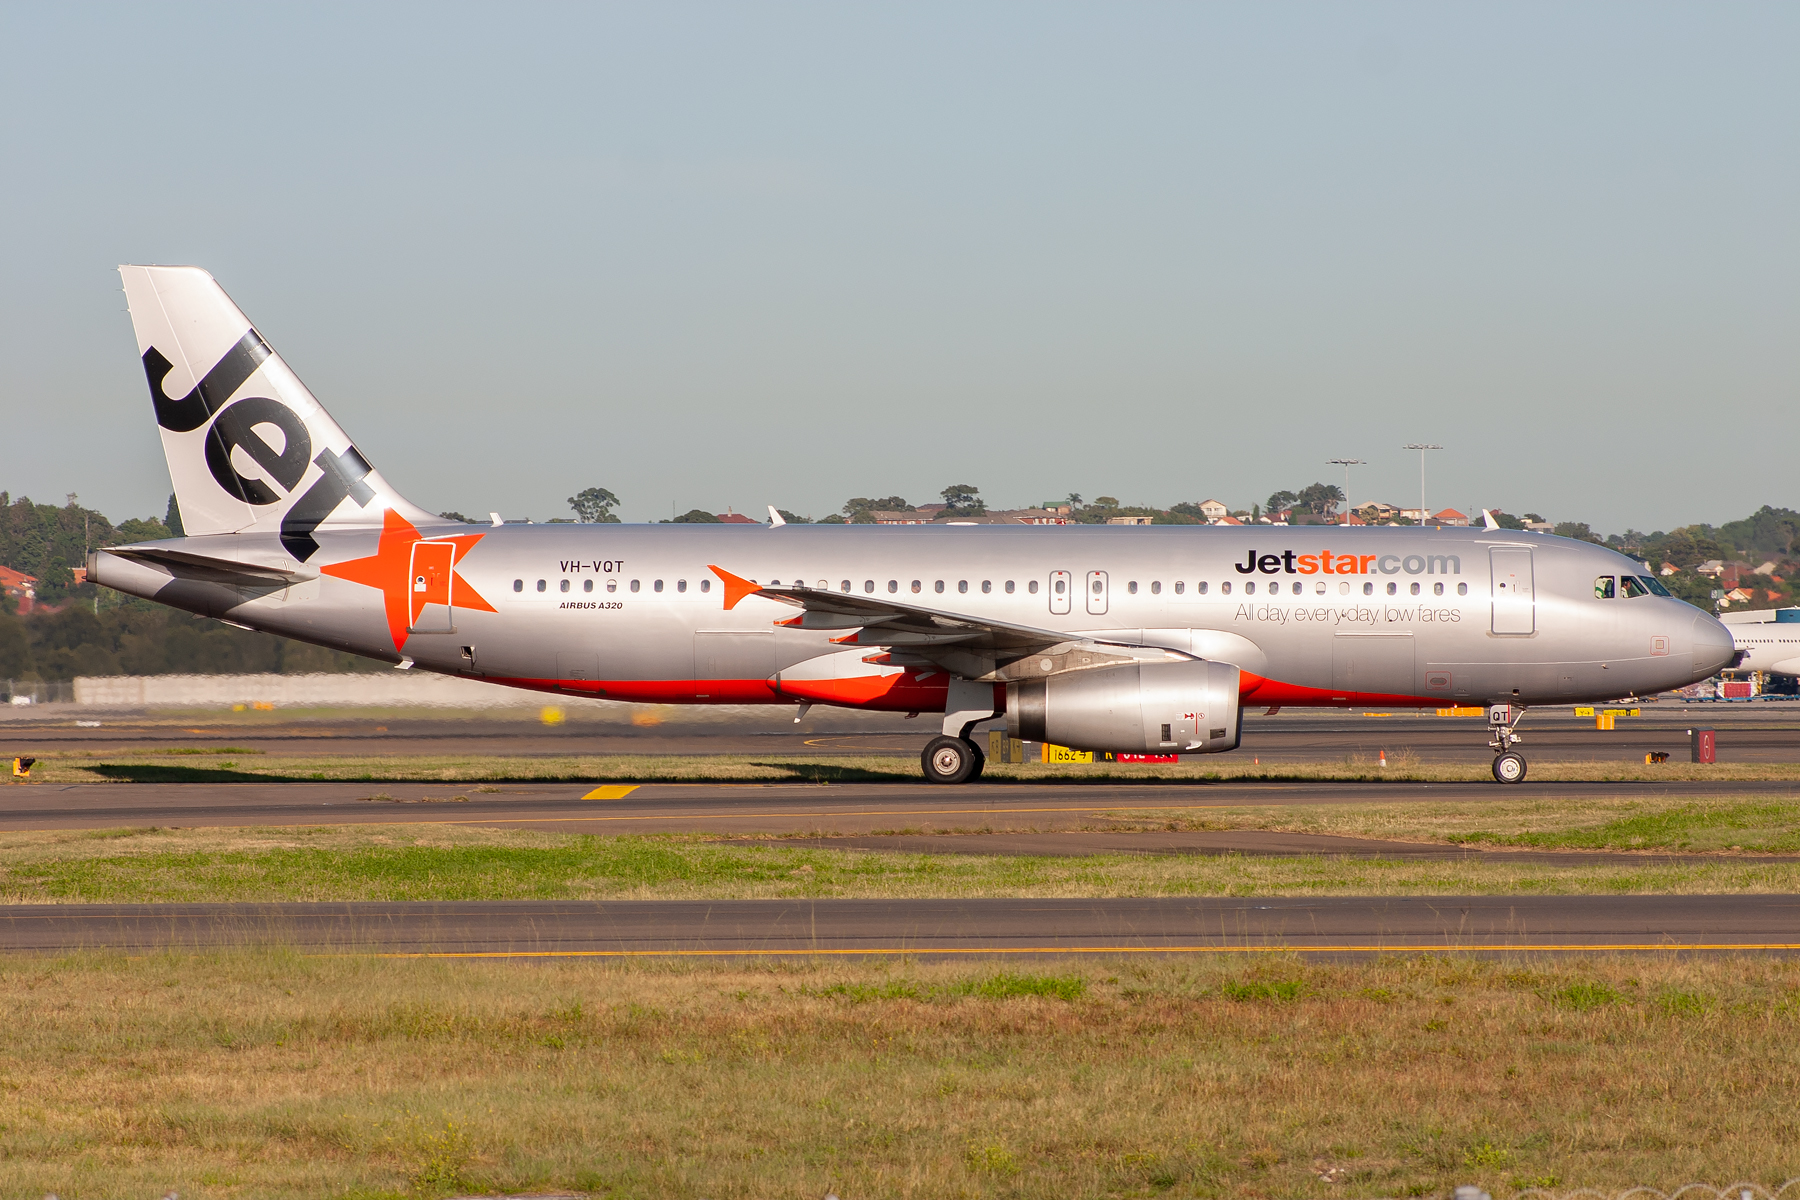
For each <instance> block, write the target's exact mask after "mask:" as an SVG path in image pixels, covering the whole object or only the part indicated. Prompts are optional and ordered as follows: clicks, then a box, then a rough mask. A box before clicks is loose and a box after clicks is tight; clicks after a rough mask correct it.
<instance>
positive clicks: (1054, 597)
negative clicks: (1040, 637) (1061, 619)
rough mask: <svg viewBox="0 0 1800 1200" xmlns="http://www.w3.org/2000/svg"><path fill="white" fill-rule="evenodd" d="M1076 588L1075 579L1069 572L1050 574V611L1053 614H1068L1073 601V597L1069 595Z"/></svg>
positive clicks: (1053, 572)
mask: <svg viewBox="0 0 1800 1200" xmlns="http://www.w3.org/2000/svg"><path fill="white" fill-rule="evenodd" d="M1074 586H1075V581H1074V578H1073V577H1072V576H1070V574H1069V573H1068V572H1067V571H1052V572H1050V611H1051V612H1053V613H1066V612H1068V611H1069V603H1070V600H1071V599H1072V597H1071V596H1070V595H1069V593H1070V591H1072V590H1073V589H1074Z"/></svg>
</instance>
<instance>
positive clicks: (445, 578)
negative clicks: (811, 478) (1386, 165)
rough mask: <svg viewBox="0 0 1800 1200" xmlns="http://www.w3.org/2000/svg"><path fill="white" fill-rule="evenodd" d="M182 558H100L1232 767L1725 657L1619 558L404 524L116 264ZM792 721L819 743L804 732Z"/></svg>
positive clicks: (192, 315) (354, 633) (1499, 718)
mask: <svg viewBox="0 0 1800 1200" xmlns="http://www.w3.org/2000/svg"><path fill="white" fill-rule="evenodd" d="M120 274H121V276H122V278H123V281H124V288H125V295H126V299H127V302H128V305H129V308H130V313H131V321H132V326H133V329H134V330H135V332H136V335H137V344H138V353H139V356H140V358H141V359H142V361H143V364H144V371H145V375H146V377H147V379H148V382H149V387H150V397H151V401H152V405H153V407H154V410H155V413H156V419H157V424H158V426H159V427H160V430H161V434H162V442H163V451H164V453H165V455H166V457H167V459H168V465H169V473H170V476H171V479H172V481H173V483H174V488H175V496H176V503H177V504H178V506H179V508H180V512H181V519H182V524H183V527H184V533H185V536H183V537H180V538H170V539H165V540H161V541H153V542H143V543H139V544H136V545H129V546H114V547H109V548H107V549H104V550H98V551H95V552H94V553H93V554H91V555H90V556H89V559H88V578H89V579H91V580H93V581H94V582H95V583H98V584H102V585H104V586H106V587H109V588H113V589H116V590H117V591H120V592H124V593H127V594H129V595H133V596H141V597H145V598H148V599H151V600H155V601H158V602H160V603H163V604H167V605H171V606H173V607H175V608H179V609H183V610H185V611H187V612H191V613H197V614H200V615H203V616H207V617H214V618H217V619H218V620H221V621H225V622H227V623H229V624H232V625H236V626H239V627H242V628H246V629H255V630H264V631H267V632H270V633H274V634H279V635H281V636H284V637H290V638H297V639H299V640H301V641H306V642H311V643H314V644H317V645H321V646H329V647H332V648H334V649H340V650H348V651H351V652H353V653H356V654H360V655H365V656H368V657H370V658H374V659H379V660H382V661H385V662H389V663H392V664H394V665H395V666H396V667H398V668H402V669H410V670H424V671H435V672H439V673H442V674H445V675H453V676H459V677H463V678H468V679H478V680H486V681H488V682H492V683H496V684H503V685H507V686H511V687H517V688H529V689H533V690H536V691H541V692H547V693H556V694H561V695H569V696H582V697H590V698H594V699H601V700H622V701H654V702H657V703H666V704H747V703H755V704H772V705H789V706H792V707H793V708H794V709H795V710H796V711H797V712H798V713H799V714H804V713H805V711H806V710H807V709H808V708H809V707H810V706H812V705H814V704H831V705H840V706H844V707H848V708H861V709H871V710H882V711H895V712H906V713H914V714H916V713H922V712H929V713H942V714H943V723H942V731H941V733H940V734H939V735H938V736H936V737H933V738H932V739H931V741H930V743H929V744H928V745H927V746H926V747H925V749H924V751H923V753H922V755H921V762H922V766H923V770H924V774H925V778H926V779H927V780H930V781H931V782H933V783H941V784H956V783H963V782H967V781H969V780H971V779H974V778H977V777H979V776H980V774H981V772H982V769H983V766H984V765H985V756H984V755H983V753H982V751H981V748H980V747H979V746H978V745H977V744H976V743H975V741H974V739H973V737H972V734H973V732H974V730H975V727H976V726H977V725H980V724H983V723H984V722H993V721H995V720H997V719H999V718H1001V717H1004V719H1005V723H1006V729H1007V733H1008V734H1009V736H1011V737H1013V738H1021V739H1026V740H1032V741H1043V742H1048V743H1053V744H1058V745H1062V746H1067V747H1070V748H1074V749H1080V750H1096V751H1115V752H1120V753H1135V754H1148V755H1170V754H1214V753H1221V752H1225V751H1230V750H1235V749H1237V748H1238V745H1239V743H1240V741H1241V739H1242V733H1243V713H1244V710H1245V708H1246V706H1250V705H1259V706H1260V705H1267V706H1268V707H1269V708H1270V709H1271V710H1274V709H1277V708H1279V707H1281V706H1283V705H1307V706H1324V707H1340V708H1341V707H1352V708H1354V707H1367V706H1371V705H1374V706H1380V707H1382V708H1390V707H1402V706H1414V707H1439V706H1465V705H1467V706H1476V705H1481V706H1486V707H1487V709H1488V725H1489V736H1490V740H1489V742H1488V745H1489V747H1490V748H1491V749H1493V750H1494V751H1495V758H1494V767H1493V774H1494V778H1495V779H1496V780H1498V781H1500V782H1502V783H1519V782H1521V781H1522V780H1523V779H1524V778H1525V774H1526V769H1527V768H1526V761H1525V759H1524V757H1523V756H1522V755H1521V754H1519V753H1518V752H1517V751H1516V750H1514V749H1513V747H1514V746H1515V745H1516V744H1517V743H1519V742H1520V741H1521V740H1522V739H1521V737H1520V735H1519V734H1518V732H1517V729H1518V723H1519V721H1520V719H1521V718H1522V717H1523V715H1524V713H1525V712H1526V710H1527V709H1529V708H1530V707H1532V706H1537V705H1546V704H1567V703H1572V702H1584V701H1598V700H1609V699H1613V698H1616V697H1618V696H1622V695H1629V694H1653V693H1655V692H1658V691H1662V690H1665V689H1670V688H1676V687H1680V686H1683V685H1685V684H1689V683H1693V682H1696V681H1698V680H1702V679H1707V678H1710V677H1711V676H1712V675H1713V674H1715V673H1716V672H1717V671H1718V670H1719V669H1720V668H1722V667H1724V666H1726V665H1727V664H1728V663H1730V662H1731V661H1732V659H1733V658H1734V656H1735V653H1736V650H1735V647H1734V646H1733V643H1732V638H1731V634H1730V632H1729V631H1728V630H1727V629H1726V628H1725V626H1724V625H1722V624H1720V623H1719V621H1717V620H1716V619H1714V618H1713V617H1712V616H1711V615H1709V614H1706V613H1702V612H1700V611H1698V610H1697V609H1695V608H1694V607H1692V606H1691V605H1688V604H1686V603H1684V602H1682V601H1680V600H1677V599H1675V598H1674V597H1672V596H1670V595H1669V593H1668V591H1667V590H1666V589H1665V588H1664V587H1663V586H1662V585H1661V584H1660V583H1658V582H1657V581H1656V579H1655V578H1654V577H1653V576H1651V575H1650V574H1648V573H1646V572H1645V568H1644V567H1643V565H1642V564H1640V563H1638V562H1637V561H1636V560H1634V559H1630V558H1627V557H1625V556H1623V555H1621V554H1617V553H1614V552H1613V551H1611V550H1607V549H1605V548H1604V547H1601V546H1595V545H1592V544H1589V543H1586V542H1580V541H1574V540H1571V539H1567V538H1559V537H1554V536H1549V535H1545V534H1537V533H1519V532H1514V531H1507V530H1498V529H1492V528H1488V529H1457V528H1431V527H1424V528H1420V527H1412V528H1393V527H1383V526H1376V527H1344V526H1317V525H1309V526H1297V527H1272V526H1244V527H1224V526H1183V525H1176V526H1079V525H1078V526H1023V525H1021V526H993V525H971V526H947V527H939V526H869V525H800V524H797V523H796V524H783V523H782V522H781V520H780V518H779V515H778V514H775V513H773V510H771V516H772V518H773V519H772V520H771V522H770V524H769V525H767V526H765V525H760V524H758V525H740V526H732V525H725V526H710V525H677V524H667V525H661V524H659V525H626V524H555V525H529V524H526V525H521V524H503V523H502V522H501V521H500V519H499V517H498V516H495V517H494V519H493V524H492V525H491V526H486V527H484V526H480V525H471V524H465V523H462V522H458V521H453V520H448V519H445V518H443V517H440V516H434V515H433V514H431V513H429V512H426V511H425V510H423V509H421V508H419V507H418V506H416V505H414V504H412V503H410V502H408V501H407V500H406V499H405V498H404V497H402V496H401V495H400V494H399V492H398V491H396V490H395V489H394V488H393V487H392V485H390V484H389V483H388V482H387V481H386V480H385V479H384V478H383V477H382V476H381V474H380V472H378V471H376V470H375V468H374V467H373V466H372V465H371V464H370V462H369V460H368V459H367V458H366V457H365V456H364V455H363V454H362V452H361V451H359V450H358V449H357V447H356V445H355V443H354V442H352V441H351V440H350V438H349V437H348V435H346V434H345V433H344V432H343V430H342V429H341V428H340V427H339V426H338V424H337V422H336V421H334V420H333V419H332V418H331V416H330V415H329V414H327V413H326V411H325V409H324V408H323V407H321V406H320V404H319V403H318V401H317V400H315V399H314V398H313V396H312V393H310V392H309V391H308V390H307V389H306V387H305V385H304V384H302V383H301V382H300V379H299V378H298V376H296V375H295V374H294V372H293V371H292V370H290V369H289V368H288V366H287V364H286V363H285V362H284V361H283V360H282V359H281V357H280V356H279V355H277V354H276V353H275V352H274V351H273V350H272V349H271V348H270V346H269V343H268V342H267V341H266V340H265V339H264V338H263V336H262V334H261V333H260V332H258V330H257V329H256V327H255V326H253V325H252V324H251V323H250V320H249V319H248V318H247V317H245V316H244V314H243V313H242V312H241V311H239V309H238V307H237V305H236V304H234V303H233V302H232V301H231V299H230V297H228V296H227V295H226V294H225V291H224V290H223V289H222V288H221V287H220V286H219V285H218V283H217V282H215V281H214V279H213V277H212V276H211V275H209V274H208V273H207V272H205V271H203V270H201V269H199V268H197V267H174V266H129V265H128V266H123V267H121V268H120ZM796 720H798V717H796Z"/></svg>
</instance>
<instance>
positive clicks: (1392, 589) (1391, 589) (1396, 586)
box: [1388, 583, 1400, 596]
mask: <svg viewBox="0 0 1800 1200" xmlns="http://www.w3.org/2000/svg"><path fill="white" fill-rule="evenodd" d="M1399 590H1400V585H1399V584H1397V583H1390V584H1388V595H1390V596H1392V595H1394V594H1395V593H1397V592H1399Z"/></svg>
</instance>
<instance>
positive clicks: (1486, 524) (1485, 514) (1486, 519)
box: [1481, 508, 1500, 529]
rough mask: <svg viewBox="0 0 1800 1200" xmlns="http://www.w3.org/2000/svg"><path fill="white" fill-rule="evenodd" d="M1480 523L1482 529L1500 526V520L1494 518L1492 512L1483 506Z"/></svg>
mask: <svg viewBox="0 0 1800 1200" xmlns="http://www.w3.org/2000/svg"><path fill="white" fill-rule="evenodd" d="M1481 524H1482V527H1483V528H1484V529H1498V528H1500V522H1498V521H1496V520H1494V514H1493V513H1491V512H1489V511H1488V510H1487V509H1485V508H1484V509H1482V510H1481Z"/></svg>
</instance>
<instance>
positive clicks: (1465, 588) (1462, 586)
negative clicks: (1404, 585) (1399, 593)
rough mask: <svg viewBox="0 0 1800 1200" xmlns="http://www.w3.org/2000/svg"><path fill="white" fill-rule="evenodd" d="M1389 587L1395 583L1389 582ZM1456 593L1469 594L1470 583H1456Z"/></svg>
mask: <svg viewBox="0 0 1800 1200" xmlns="http://www.w3.org/2000/svg"><path fill="white" fill-rule="evenodd" d="M1388 587H1389V588H1392V587H1393V585H1392V584H1389V585H1388ZM1456 594H1457V595H1459V596H1466V595H1468V594H1469V585H1468V584H1466V583H1459V584H1457V585H1456Z"/></svg>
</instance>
